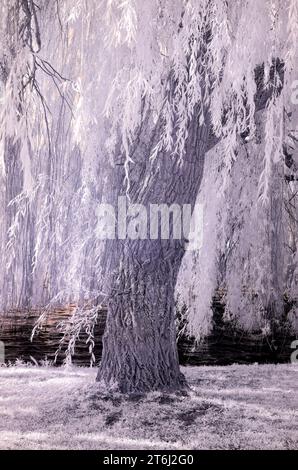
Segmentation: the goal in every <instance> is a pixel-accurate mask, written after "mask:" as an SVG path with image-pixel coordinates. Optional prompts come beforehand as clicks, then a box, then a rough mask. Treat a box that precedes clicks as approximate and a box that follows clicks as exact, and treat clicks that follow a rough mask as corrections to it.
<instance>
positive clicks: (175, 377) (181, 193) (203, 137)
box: [97, 115, 209, 392]
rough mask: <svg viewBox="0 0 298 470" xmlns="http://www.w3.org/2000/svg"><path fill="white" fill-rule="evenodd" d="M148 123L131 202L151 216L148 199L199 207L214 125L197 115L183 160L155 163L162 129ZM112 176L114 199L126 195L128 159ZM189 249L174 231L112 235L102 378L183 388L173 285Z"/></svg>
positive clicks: (111, 383) (120, 385)
mask: <svg viewBox="0 0 298 470" xmlns="http://www.w3.org/2000/svg"><path fill="white" fill-rule="evenodd" d="M145 128H146V129H144V132H142V131H141V132H140V134H139V137H138V139H137V147H136V149H135V150H134V154H133V160H134V163H132V164H131V165H130V189H129V197H130V203H137V204H142V205H143V206H145V208H146V209H147V214H149V212H150V208H149V206H150V204H167V205H168V206H170V205H172V204H178V205H179V207H182V206H183V204H189V205H190V206H191V207H192V208H193V207H194V204H195V202H196V197H197V193H198V190H199V187H200V182H201V179H202V173H203V164H204V155H205V153H206V149H207V142H208V129H209V126H207V125H206V124H204V125H203V126H199V124H198V119H197V116H196V115H195V117H194V118H193V119H192V121H191V123H190V125H189V132H188V138H187V142H186V152H185V158H184V159H183V162H182V164H181V163H179V158H178V157H177V156H172V155H170V154H169V153H167V152H164V153H163V154H162V155H160V156H158V157H157V159H156V161H155V162H153V163H150V161H149V156H150V152H151V151H152V148H154V146H155V145H156V138H157V136H158V135H159V130H158V129H156V128H153V130H151V132H150V131H148V129H150V127H149V126H145ZM151 129H152V127H151ZM148 141H149V142H150V144H149V145H148ZM148 154H149V155H148ZM144 157H145V158H144ZM111 175H112V176H111V178H110V181H111V188H114V197H113V200H114V204H116V199H117V197H118V196H119V195H123V194H125V191H124V186H123V181H124V178H125V173H124V169H123V165H121V164H119V162H117V164H116V166H115V167H114V168H113V171H112V172H111ZM119 181H121V182H122V183H121V184H119ZM145 182H146V183H145ZM159 227H160V226H159ZM170 233H171V234H172V226H171V225H170ZM183 254H184V240H183V239H177V240H175V239H173V237H170V239H168V240H163V239H160V238H159V239H157V240H151V239H149V240H148V239H146V240H130V239H125V240H110V241H107V244H106V252H105V257H106V263H105V265H106V266H105V269H106V271H107V272H106V274H108V273H111V272H113V276H112V277H111V276H110V278H109V286H108V287H107V289H108V292H109V295H108V316H107V325H106V331H105V334H104V339H103V356H102V360H101V364H100V368H99V372H98V376H97V380H98V381H101V382H104V383H105V385H106V386H107V387H108V388H112V389H118V390H120V391H121V392H143V391H148V390H157V389H160V390H165V389H167V390H174V389H179V388H181V387H183V386H185V380H184V377H183V375H182V374H181V373H180V371H179V362H178V352H177V345H176V329H175V312H174V292H175V284H176V279H177V274H178V271H179V267H180V264H181V261H182V257H183ZM105 277H107V278H108V277H109V276H106V275H105Z"/></svg>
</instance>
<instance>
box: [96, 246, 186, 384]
mask: <svg viewBox="0 0 298 470" xmlns="http://www.w3.org/2000/svg"><path fill="white" fill-rule="evenodd" d="M141 243H142V242H141ZM148 248H149V247H148V245H147V244H146V247H145V248H144V247H143V250H142V254H143V255H145V257H147V255H149V252H148ZM180 251H182V250H180ZM176 254H177V257H179V256H180V257H181V255H179V254H178V253H176ZM145 257H144V256H143V257H142V259H141V258H140V256H139V254H138V255H135V256H134V257H131V256H130V257H129V255H127V254H126V256H125V258H123V259H122V263H121V264H122V266H121V268H120V269H119V272H117V275H115V279H114V282H113V295H112V296H111V297H110V300H109V302H108V317H107V325H106V330H105V334H104V338H103V357H102V361H101V364H100V369H99V372H98V380H102V381H104V383H105V384H106V385H108V387H109V388H116V389H118V390H119V391H121V392H124V393H125V392H135V391H138V392H140V391H141V392H143V391H148V390H157V389H167V390H171V389H172V390H173V389H178V388H180V387H181V386H184V384H185V380H184V378H183V375H182V374H181V373H180V371H179V363H178V352H177V346H176V334H175V315H174V307H175V305H174V288H175V286H174V284H175V277H176V276H175V274H174V273H173V272H171V270H172V269H173V260H172V259H171V257H169V259H166V257H165V256H164V255H162V252H160V256H158V257H151V259H150V256H149V259H148V261H147V262H146V260H145ZM175 264H176V263H175ZM174 269H175V268H174ZM176 270H177V268H176V269H175V271H176Z"/></svg>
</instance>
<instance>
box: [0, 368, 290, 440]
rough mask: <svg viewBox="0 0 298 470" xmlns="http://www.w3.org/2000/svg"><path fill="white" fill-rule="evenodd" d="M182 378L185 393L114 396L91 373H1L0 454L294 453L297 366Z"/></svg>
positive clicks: (200, 372)
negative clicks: (8, 451)
mask: <svg viewBox="0 0 298 470" xmlns="http://www.w3.org/2000/svg"><path fill="white" fill-rule="evenodd" d="M183 372H184V373H185V375H186V377H187V380H188V383H189V385H190V390H189V392H188V393H185V394H164V393H159V392H152V393H148V394H146V395H130V396H121V395H118V394H113V395H109V394H107V393H104V392H103V391H99V390H98V387H97V385H96V383H95V376H96V370H95V369H88V368H79V367H68V368H54V367H37V366H25V365H18V366H13V367H1V368H0V448H1V449H297V448H298V431H297V429H298V426H297V424H298V419H297V418H298V397H297V382H298V381H297V379H298V366H297V365H294V364H288V365H281V364H280V365H232V366H224V367H214V366H210V367H185V368H183Z"/></svg>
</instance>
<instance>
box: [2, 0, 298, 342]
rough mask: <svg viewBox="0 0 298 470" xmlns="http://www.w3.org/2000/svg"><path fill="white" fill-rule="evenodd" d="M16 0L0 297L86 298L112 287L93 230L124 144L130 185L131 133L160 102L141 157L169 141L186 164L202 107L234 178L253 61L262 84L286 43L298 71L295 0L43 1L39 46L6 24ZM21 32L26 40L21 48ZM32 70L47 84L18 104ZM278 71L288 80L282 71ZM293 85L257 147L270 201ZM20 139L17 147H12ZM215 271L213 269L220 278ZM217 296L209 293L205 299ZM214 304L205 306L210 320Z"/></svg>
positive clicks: (7, 94)
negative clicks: (261, 68) (105, 281)
mask: <svg viewBox="0 0 298 470" xmlns="http://www.w3.org/2000/svg"><path fill="white" fill-rule="evenodd" d="M14 5H15V1H14V0H9V1H7V2H3V3H2V4H1V7H0V13H1V20H0V21H1V23H0V38H1V43H2V44H3V48H2V56H1V57H2V58H1V60H2V62H3V63H4V64H5V69H6V72H7V77H5V80H4V79H3V80H2V83H1V98H0V99H1V110H0V170H1V174H0V184H1V187H2V191H1V194H3V195H1V198H2V199H1V202H2V204H1V208H0V211H1V213H0V220H1V221H3V223H2V227H1V233H0V247H1V253H3V254H4V253H5V254H4V255H3V264H4V265H5V266H7V271H6V273H5V272H4V271H2V273H1V277H2V278H1V280H0V283H1V291H3V292H5V295H4V296H3V297H2V298H1V309H8V308H11V307H16V306H22V305H34V306H37V305H39V306H44V305H47V308H50V306H51V305H52V304H53V303H61V304H65V303H68V302H74V303H76V304H78V305H80V306H81V308H82V309H84V308H85V305H86V304H88V305H90V302H91V303H92V302H93V303H94V305H96V304H97V302H98V297H99V295H104V292H102V285H101V279H100V273H101V257H102V250H103V244H102V242H100V241H99V240H98V239H97V238H96V236H95V229H96V227H95V225H96V224H95V220H96V207H97V204H98V202H99V201H105V198H106V195H108V194H109V186H108V184H109V182H108V178H107V177H106V175H107V171H109V169H110V167H111V165H112V161H113V159H112V155H114V154H117V152H118V153H121V154H123V155H124V157H125V162H124V167H125V171H126V190H127V192H129V185H130V179H129V173H130V168H131V165H133V164H134V161H133V157H132V155H131V148H132V144H133V142H134V139H135V136H136V133H137V131H138V129H139V127H140V125H141V123H142V122H144V120H145V118H146V117H147V116H148V115H149V114H150V119H151V121H152V123H157V122H160V124H161V126H160V128H161V132H160V137H159V140H158V142H157V144H156V146H155V149H154V151H153V152H152V154H151V155H147V156H144V158H148V161H149V162H150V161H155V160H156V159H158V158H162V157H163V152H164V150H167V151H171V153H172V156H173V158H178V159H179V160H180V162H181V164H183V158H184V157H185V155H184V152H185V141H186V138H187V133H188V124H189V122H190V120H191V118H192V117H193V115H194V110H195V109H196V110H199V113H198V115H199V119H198V124H202V123H203V122H204V121H205V120H206V119H207V118H208V119H209V117H210V119H211V122H212V125H213V130H214V133H215V134H216V135H217V136H218V137H220V138H221V142H222V145H221V146H220V148H219V149H218V152H220V153H221V161H222V165H221V172H222V176H221V178H222V179H223V185H222V186H223V187H225V188H226V187H227V185H228V179H229V177H230V175H231V171H232V168H233V164H234V161H235V158H236V153H235V150H236V149H237V145H238V144H237V138H238V137H237V136H238V135H239V134H241V133H243V132H247V133H248V137H246V139H247V140H249V139H253V138H254V135H255V131H256V123H255V103H254V95H255V92H256V84H255V68H256V66H257V65H260V64H262V63H264V64H265V78H264V87H266V86H268V83H269V71H270V67H271V66H272V64H273V63H274V59H275V58H276V57H280V58H282V59H283V60H285V64H286V67H285V78H284V88H285V89H286V90H287V89H288V88H289V84H290V80H291V79H292V77H293V76H294V74H295V71H296V68H295V67H297V66H296V63H297V61H296V49H297V48H296V42H297V17H298V14H297V3H296V1H295V0H287V1H284V2H282V1H277V0H276V1H273V0H267V1H265V0H245V1H242V0H241V1H240V0H233V1H229V2H227V1H225V0H211V1H210V0H185V1H184V0H152V1H144V0H103V1H101V2H98V1H96V0H88V1H87V0H76V1H75V2H74V1H70V0H65V1H63V2H40V3H39V6H40V11H39V14H38V19H39V29H40V32H41V38H42V48H41V50H40V51H39V52H36V51H35V50H30V48H28V45H26V44H25V45H24V44H23V43H18V40H17V39H16V37H17V35H13V33H11V31H7V24H8V15H9V11H10V8H11V7H12V6H14ZM10 42H14V43H15V42H16V44H17V47H16V49H15V51H14V53H13V54H12V51H11V47H10ZM36 64H38V65H37V66H36ZM32 74H34V79H35V80H36V84H37V86H38V87H37V88H36V87H34V86H31V85H30V86H28V87H26V88H25V89H24V90H23V93H22V96H21V103H22V105H21V111H20V89H21V84H22V83H23V82H24V80H26V77H27V78H28V77H31V76H32ZM275 80H276V83H275V86H276V90H277V88H278V80H280V77H279V75H278V74H275ZM171 81H175V87H173V86H171ZM288 99H289V94H288V93H287V92H284V93H281V94H278V93H273V95H272V97H271V99H270V101H269V102H268V104H267V109H266V124H265V135H266V139H265V142H266V144H265V150H264V152H262V153H261V154H260V155H255V158H258V159H259V160H260V162H259V163H258V167H260V168H263V169H261V170H260V175H259V176H260V178H259V181H260V187H259V193H260V195H261V196H262V200H263V202H264V203H265V204H266V201H268V198H269V197H270V184H271V183H270V181H271V173H272V172H271V170H272V164H273V163H275V162H276V161H278V159H279V158H280V150H281V146H282V143H283V109H284V105H285V102H286V101H287V100H288ZM208 113H209V114H210V116H209V114H208ZM223 116H224V119H223ZM16 147H19V150H18V151H16V150H12V149H15V148H16ZM9 152H14V153H15V154H16V155H17V156H15V157H14V158H15V164H16V162H18V161H19V162H20V166H18V164H16V170H15V174H14V178H15V179H17V180H18V181H19V184H16V185H15V186H13V187H11V186H10V185H12V182H11V179H10V180H8V175H9V174H10V171H11V170H10V169H9V165H8V162H7V159H8V156H6V157H5V155H8V154H9ZM18 152H19V153H18ZM208 164H209V163H208V160H207V162H206V165H207V166H208ZM210 184H211V183H210ZM10 199H11V201H10V206H9V207H10V210H9V211H8V210H7V209H6V206H5V204H6V205H7V203H8V202H9V200H10ZM211 205H212V204H210V206H211ZM210 211H212V207H210ZM209 230H211V229H210V228H209ZM7 233H8V235H7ZM28 237H29V238H28ZM28 239H30V240H31V245H30V243H28ZM29 245H30V246H29ZM208 250H209V251H207V252H206V253H205V254H204V256H205V258H206V259H205V264H206V269H207V271H209V275H210V276H211V277H212V279H213V278H215V274H214V273H213V271H212V269H213V268H210V269H209V268H208V266H207V265H208V259H210V256H211V258H212V257H213V254H212V250H213V248H212V247H211V243H210V247H209V248H208ZM202 266H204V263H203V264H202ZM201 269H203V267H202V268H201ZM29 273H31V274H29ZM28 279H29V281H28ZM212 282H213V281H211V278H210V289H209V287H208V289H209V290H210V292H211V290H212V289H211V284H212ZM28 283H29V284H30V288H29V285H28ZM28 297H29V298H28ZM199 297H200V296H199ZM200 299H201V298H200ZM206 299H207V297H206V298H205V300H204V298H203V299H201V300H200V302H204V303H205V304H206V305H207V300H206ZM198 305H200V304H198ZM206 308H207V307H206V306H205V307H204V309H203V310H202V312H203V313H201V314H200V315H203V316H205V317H206V318H208V321H207V323H208V324H209V323H210V321H211V320H210V318H211V317H210V313H206V312H207V310H206ZM198 310H200V311H201V307H199V308H198ZM91 311H92V309H91ZM204 312H205V313H204ZM198 318H200V317H197V320H195V318H193V321H194V323H195V324H196V325H197V326H198V325H202V322H201V321H200V320H198ZM202 328H203V330H202V332H203V333H204V334H205V332H206V331H207V329H208V328H207V327H206V328H205V326H204V325H203V327H201V326H198V328H197V329H196V328H194V332H195V330H200V329H202ZM199 334H201V331H200V332H199Z"/></svg>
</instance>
